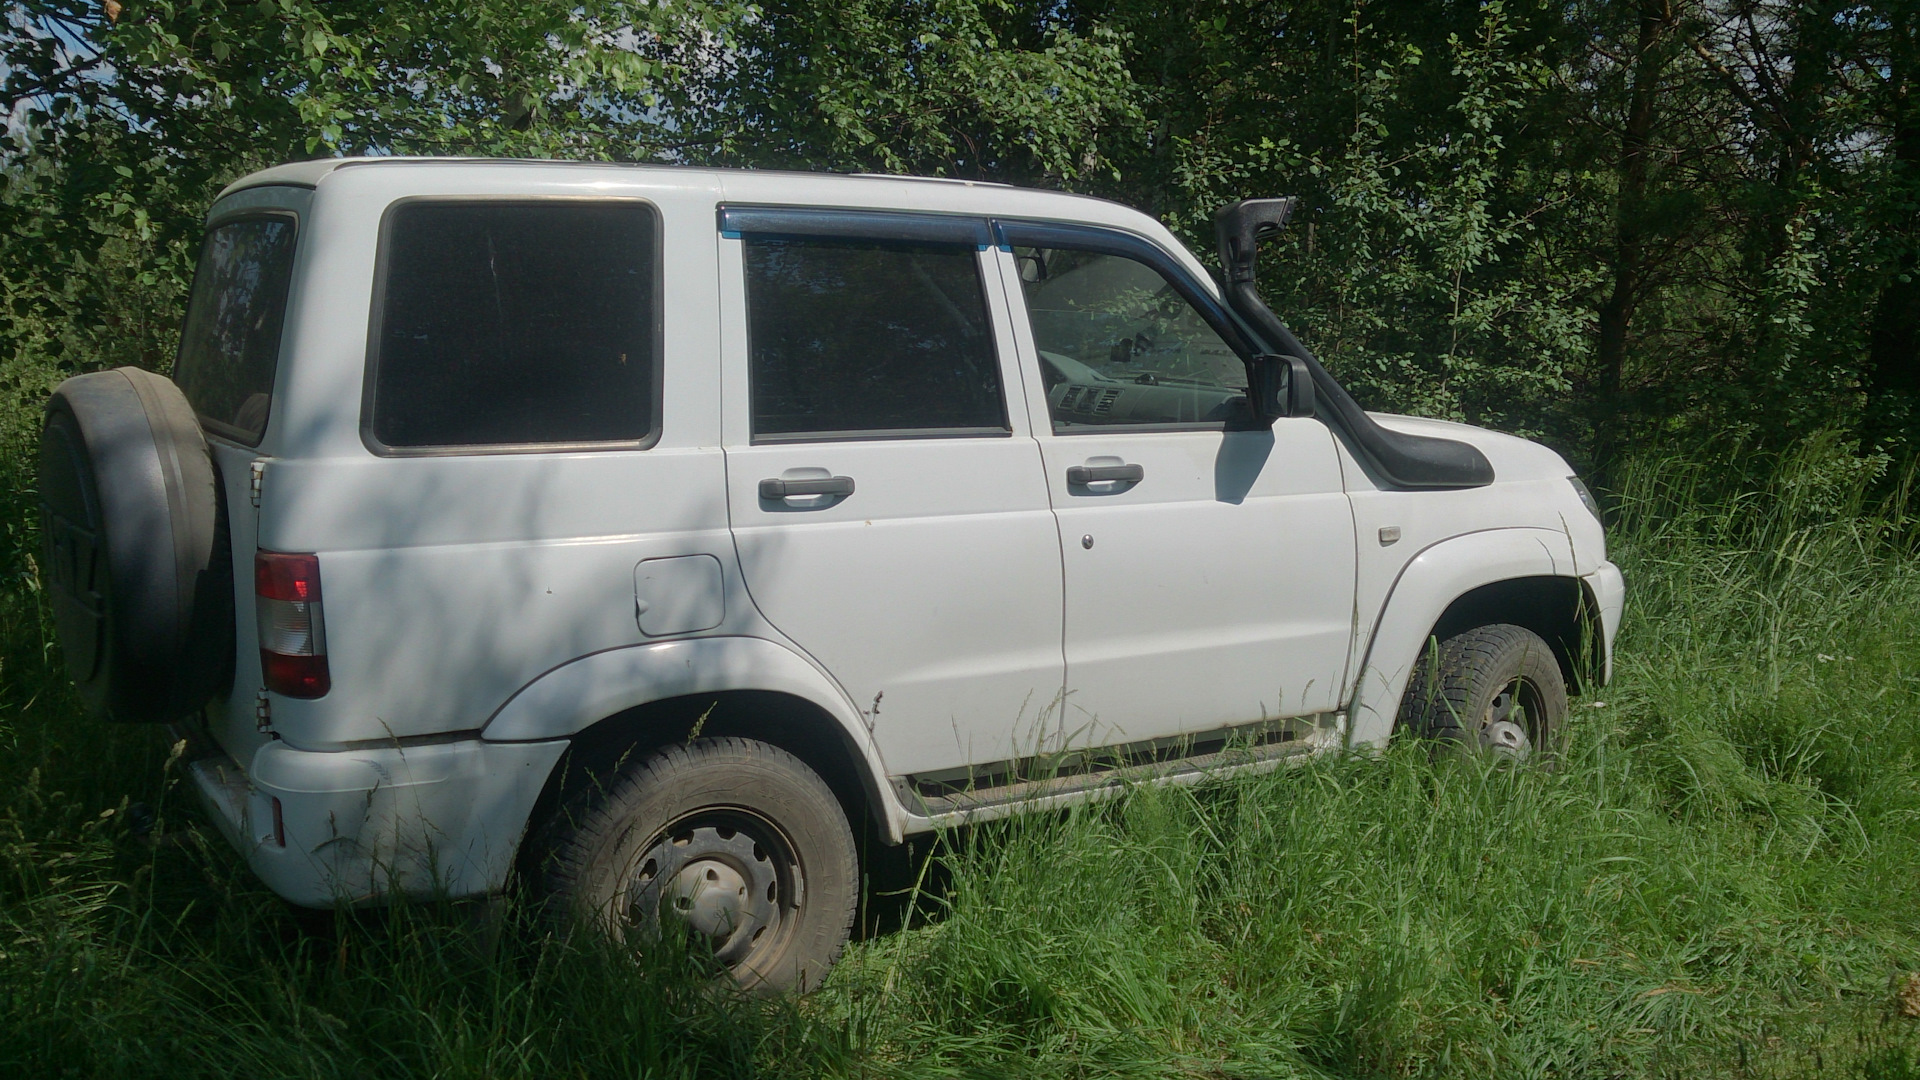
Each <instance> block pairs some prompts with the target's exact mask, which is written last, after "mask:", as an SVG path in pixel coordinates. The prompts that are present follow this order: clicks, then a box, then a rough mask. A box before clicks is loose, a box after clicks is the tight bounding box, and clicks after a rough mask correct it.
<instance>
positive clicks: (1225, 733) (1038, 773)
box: [890, 713, 1347, 832]
mask: <svg viewBox="0 0 1920 1080" xmlns="http://www.w3.org/2000/svg"><path fill="white" fill-rule="evenodd" d="M1346 720H1347V718H1346V714H1344V713H1316V714H1314V715H1311V716H1298V717H1291V718H1289V719H1286V720H1262V721H1259V722H1257V723H1252V724H1241V725H1236V726H1234V727H1227V728H1220V729H1218V730H1216V731H1209V732H1197V733H1194V734H1190V735H1179V736H1174V737H1171V738H1165V739H1150V740H1145V741H1141V742H1134V743H1123V744H1120V745H1116V746H1101V747H1084V748H1079V749H1072V750H1063V751H1059V752H1056V753H1052V754H1039V755H1035V756H1033V757H1026V758H1018V759H1012V760H1007V761H996V762H991V763H989V764H984V765H975V766H972V767H970V768H961V769H947V770H942V771H940V772H932V773H918V774H914V775H911V776H895V777H891V778H890V779H891V781H892V783H893V790H894V793H895V794H896V795H897V796H899V798H900V804H901V805H902V806H905V807H906V808H907V812H908V813H909V814H912V815H914V816H915V817H917V818H921V819H924V822H920V821H916V822H914V823H913V825H912V826H909V829H908V831H909V832H913V831H921V830H924V829H928V828H937V827H940V826H943V825H953V824H963V823H966V822H970V821H984V820H989V819H992V818H998V817H1005V816H1006V815H1008V814H1010V813H1014V812H1017V811H1021V810H1038V809H1044V808H1046V807H1050V806H1063V805H1068V804H1070V803H1075V802H1088V801H1092V800H1095V799H1102V798H1110V797H1112V796H1114V795H1118V794H1119V793H1120V792H1122V791H1124V790H1125V789H1126V788H1127V787H1129V786H1131V785H1134V784H1141V783H1147V784H1190V783H1198V782H1200V781H1201V780H1204V779H1207V778H1209V777H1218V776H1227V775H1238V774H1240V773H1245V772H1261V771H1268V770H1271V769H1274V768H1278V767H1279V766H1281V765H1283V764H1286V763H1287V762H1288V761H1291V760H1296V759H1300V758H1303V757H1305V756H1306V755H1309V754H1312V753H1315V752H1318V751H1322V750H1327V749H1331V748H1334V747H1337V746H1340V745H1341V744H1342V742H1343V740H1344V737H1345V732H1346ZM915 826H918V828H915Z"/></svg>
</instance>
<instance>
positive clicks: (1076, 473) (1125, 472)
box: [1067, 465, 1147, 487]
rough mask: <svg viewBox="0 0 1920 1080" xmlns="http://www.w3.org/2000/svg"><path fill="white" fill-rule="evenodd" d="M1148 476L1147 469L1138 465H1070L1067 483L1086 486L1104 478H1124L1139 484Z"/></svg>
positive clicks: (1128, 481)
mask: <svg viewBox="0 0 1920 1080" xmlns="http://www.w3.org/2000/svg"><path fill="white" fill-rule="evenodd" d="M1146 478H1147V470H1145V469H1143V468H1141V467H1140V466H1138V465H1069V466H1068V467H1067V483H1069V484H1078V485H1081V486H1083V487H1084V486H1085V485H1087V484H1097V483H1099V482H1101V481H1102V480H1123V481H1126V482H1127V483H1129V484H1137V483H1139V482H1140V481H1142V480H1145V479H1146Z"/></svg>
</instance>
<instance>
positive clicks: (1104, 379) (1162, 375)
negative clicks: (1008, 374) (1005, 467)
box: [1013, 246, 1247, 433]
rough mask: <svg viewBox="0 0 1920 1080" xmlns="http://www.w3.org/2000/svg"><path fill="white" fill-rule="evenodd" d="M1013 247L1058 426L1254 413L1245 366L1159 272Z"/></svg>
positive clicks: (1111, 259) (1125, 262) (1217, 419)
mask: <svg viewBox="0 0 1920 1080" xmlns="http://www.w3.org/2000/svg"><path fill="white" fill-rule="evenodd" d="M1013 255H1014V259H1015V262H1016V263H1017V264H1018V266H1019V268H1020V281H1021V286H1022V289H1023V291H1024V292H1025V293H1026V299H1027V316H1028V318H1029V319H1031V320H1032V323H1033V341H1034V346H1035V347H1036V348H1037V349H1038V350H1039V353H1040V367H1041V376H1042V380H1043V382H1044V384H1045V386H1046V390H1047V406H1048V410H1049V411H1050V412H1051V414H1052V416H1053V429H1054V430H1055V431H1056V432H1063V433H1064V432H1071V431H1075V430H1085V429H1088V428H1093V427H1104V426H1113V425H1127V426H1138V425H1168V424H1173V425H1202V424H1214V423H1221V422H1224V421H1227V420H1230V419H1233V418H1235V417H1237V416H1239V415H1241V414H1242V413H1244V412H1245V410H1246V388H1247V369H1246V365H1245V364H1244V363H1243V362H1242V361H1241V359H1240V356H1239V354H1237V353H1235V352H1234V351H1233V348H1232V347H1231V346H1229V345H1228V344H1227V343H1226V342H1225V341H1223V340H1222V339H1221V337H1220V335H1219V334H1218V333H1216V332H1215V331H1214V329H1213V327H1212V326H1211V325H1209V324H1208V322H1207V320H1206V319H1205V318H1204V317H1203V316H1202V315H1201V314H1200V313H1199V312H1198V311H1195V310H1194V308H1193V305H1192V304H1189V303H1188V302H1187V300H1186V298H1185V297H1182V296H1181V295H1180V294H1179V292H1178V291H1177V290H1175V288H1174V286H1173V284H1172V282H1169V281H1168V280H1167V279H1166V278H1164V277H1162V276H1161V275H1160V272H1159V271H1157V270H1155V269H1153V268H1152V267H1150V266H1148V265H1146V264H1145V263H1142V262H1139V261H1137V260H1135V259H1131V258H1127V257H1125V256H1122V255H1111V254H1105V253H1101V252H1094V251H1079V250H1074V249H1071V248H1041V247H1021V246H1016V247H1015V248H1014V249H1013Z"/></svg>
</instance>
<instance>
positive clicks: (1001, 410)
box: [720, 207, 1062, 775]
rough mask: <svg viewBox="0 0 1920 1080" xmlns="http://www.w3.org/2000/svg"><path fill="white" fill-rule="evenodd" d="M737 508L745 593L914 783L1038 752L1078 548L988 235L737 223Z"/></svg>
mask: <svg viewBox="0 0 1920 1080" xmlns="http://www.w3.org/2000/svg"><path fill="white" fill-rule="evenodd" d="M721 227H722V230H723V232H722V237H721V240H720V246H721V256H720V266H721V282H722V294H723V304H724V305H725V309H726V310H725V315H724V319H723V323H722V326H723V334H724V337H725V344H724V353H725V363H726V365H727V368H726V380H727V381H726V384H725V391H724V400H725V406H724V407H725V411H726V417H727V419H726V432H727V434H726V442H727V445H726V454H727V475H728V479H727V488H728V506H729V509H730V511H731V514H732V521H733V531H734V537H735V543H736V546H737V549H738V553H739V558H740V565H741V569H742V573H743V576H744V578H745V581H746V585H747V589H748V591H749V593H750V594H751V595H752V597H753V600H754V602H755V603H756V604H757V605H758V606H759V609H760V611H761V612H762V613H763V614H764V615H765V616H766V618H767V619H768V621H769V622H771V623H772V624H773V625H774V626H775V627H777V628H778V629H779V630H780V631H781V632H782V633H784V634H785V635H787V637H788V638H790V639H791V640H792V641H793V642H794V643H795V644H796V645H798V646H799V647H800V648H801V649H803V650H805V651H806V652H807V653H809V654H811V655H812V656H813V657H814V659H816V660H817V661H818V662H819V663H820V665H821V666H822V667H824V668H825V669H826V670H827V671H828V672H830V673H831V674H832V676H833V677H834V678H835V679H837V680H838V681H839V683H840V685H841V686H842V687H843V688H844V689H845V691H846V692H847V694H848V696H849V697H850V698H851V699H852V701H853V702H854V703H855V704H856V705H857V706H858V707H859V708H860V709H861V710H862V711H863V712H864V713H865V714H866V718H867V723H868V725H869V726H870V728H871V729H872V731H873V735H874V739H875V742H876V744H877V745H878V747H879V748H880V751H881V753H882V755H883V756H884V758H885V761H886V764H887V768H888V771H889V772H890V773H893V774H894V775H907V774H921V773H925V772H929V771H933V770H939V769H946V768H951V767H953V766H956V765H960V764H973V763H981V762H989V761H998V760H1004V759H1006V758H1008V757H1020V756H1026V755H1028V754H1031V753H1034V752H1036V748H1037V747H1038V746H1040V745H1041V743H1042V740H1044V738H1045V731H1046V730H1047V723H1048V717H1049V715H1050V713H1049V710H1050V707H1051V706H1052V704H1053V703H1054V701H1055V699H1056V698H1057V697H1058V696H1059V693H1060V687H1061V677H1062V661H1061V651H1060V633H1061V591H1060V551H1059V539H1058V534H1057V532H1056V529H1055V525H1054V520H1053V515H1052V513H1051V510H1050V506H1049V502H1048V494H1047V487H1046V482H1045V479H1044V477H1043V475H1042V472H1041V462H1040V453H1039V448H1038V447H1037V446H1036V445H1035V443H1034V440H1033V438H1032V434H1031V432H1030V430H1029V428H1028V423H1027V418H1026V409H1025V406H1024V403H1023V401H1022V399H1021V396H1020V392H1019V391H1020V387H1021V383H1020V375H1019V369H1018V366H1017V363H1016V361H1015V354H1014V351H1013V348H1012V345H1011V342H1010V341H1009V340H1007V339H1006V338H1005V337H1004V329H1005V328H1004V327H998V328H996V323H995V320H994V319H993V318H992V317H991V315H990V304H991V303H992V302H993V301H992V294H990V291H989V289H988V286H987V282H988V280H989V279H988V278H987V277H986V275H987V274H988V273H992V274H994V275H995V276H996V277H997V273H998V271H997V268H996V267H995V264H994V263H993V261H992V259H993V253H992V252H991V251H989V250H988V245H987V243H986V237H987V230H986V225H985V223H984V222H983V221H979V220H974V219H966V218H950V217H934V216H916V215H905V214H875V213H864V212H853V211H799V210H782V209H778V208H759V207H729V208H727V209H725V210H724V211H723V213H722V221H721Z"/></svg>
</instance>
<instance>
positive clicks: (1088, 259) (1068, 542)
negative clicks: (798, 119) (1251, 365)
mask: <svg viewBox="0 0 1920 1080" xmlns="http://www.w3.org/2000/svg"><path fill="white" fill-rule="evenodd" d="M998 228H1000V230H1001V234H1002V239H1003V242H1004V243H1005V245H1006V247H1007V248H1008V249H1009V250H1008V253H1007V254H1005V255H1003V257H1002V272H1003V276H1004V277H1006V278H1007V279H1008V287H1007V292H1008V294H1009V298H1010V300H1011V302H1012V304H1013V305H1014V307H1015V309H1016V318H1015V320H1014V321H1015V323H1016V329H1015V336H1016V339H1017V340H1018V343H1019V347H1020V348H1021V351H1022V354H1023V356H1024V357H1026V360H1025V363H1026V366H1027V371H1028V372H1029V378H1028V382H1029V386H1030V387H1032V388H1033V389H1032V390H1031V391H1030V392H1031V393H1033V394H1034V395H1035V396H1034V398H1033V399H1032V400H1031V402H1030V407H1031V409H1032V410H1033V412H1034V414H1035V417H1036V420H1035V427H1036V428H1037V429H1038V432H1037V438H1038V441H1039V443H1040V449H1041V455H1042V458H1043V460H1044V462H1045V467H1046V477H1047V485H1048V490H1049V493H1050V497H1051V499H1052V503H1053V508H1054V513H1055V515H1056V517H1057V518H1058V520H1059V523H1060V531H1061V536H1062V547H1063V550H1062V562H1063V567H1064V576H1065V582H1066V623H1065V628H1064V630H1065V639H1064V640H1065V646H1064V647H1065V652H1066V663H1067V698H1066V709H1065V710H1064V714H1063V720H1062V722H1063V723H1064V724H1066V725H1068V726H1069V727H1070V728H1072V729H1074V730H1075V731H1076V732H1077V734H1076V735H1075V737H1074V741H1075V742H1076V743H1086V744H1092V745H1108V744H1114V743H1123V742H1133V741H1139V740H1146V739H1155V738H1164V737H1168V736H1174V735H1181V736H1197V735H1200V734H1202V733H1208V732H1217V731H1219V730H1220V729H1223V728H1229V727H1234V726H1238V725H1242V724H1247V723H1250V722H1259V721H1263V720H1271V719H1274V718H1278V717H1298V716H1307V715H1310V714H1315V713H1325V712H1331V711H1333V710H1335V709H1337V708H1338V706H1339V695H1340V687H1341V685H1342V682H1343V677H1344V674H1345V665H1346V662H1347V654H1348V643H1349V640H1350V638H1351V635H1352V620H1353V589H1354V547H1353V543H1354V541H1353V535H1354V534H1353V517H1352V512H1351V509H1350V507H1349V504H1348V501H1347V497H1346V495H1345V493H1344V490H1343V485H1342V480H1341V472H1340V464H1339V459H1338V456H1337V454H1336V452H1335V446H1334V442H1333V436H1332V433H1331V432H1330V431H1329V430H1328V429H1327V427H1326V426H1325V425H1324V424H1321V423H1319V422H1318V421H1316V420H1313V419H1311V418H1304V417H1302V418H1288V419H1282V420H1280V421H1279V422H1277V423H1275V424H1274V425H1273V427H1272V429H1271V430H1270V431H1269V430H1265V429H1261V428H1259V427H1257V426H1256V425H1253V424H1251V423H1248V422H1247V420H1246V416H1247V408H1246V402H1245V388H1246V385H1247V377H1246V368H1245V365H1244V359H1243V355H1242V352H1241V351H1236V348H1235V346H1234V345H1231V344H1229V341H1230V340H1235V339H1238V338H1239V334H1238V332H1237V331H1236V330H1235V329H1234V328H1233V326H1232V324H1231V323H1230V321H1229V320H1228V318H1227V316H1226V315H1225V313H1224V312H1223V311H1222V310H1221V309H1220V308H1219V307H1218V305H1217V302H1215V301H1214V300H1213V298H1212V296H1211V295H1210V294H1209V293H1208V292H1207V291H1206V290H1205V289H1203V288H1202V287H1201V286H1200V285H1199V283H1198V282H1196V281H1195V280H1194V279H1193V278H1192V277H1191V276H1190V275H1189V274H1188V272H1187V271H1186V270H1185V269H1184V268H1183V267H1182V266H1181V265H1180V264H1179V263H1178V262H1177V261H1176V260H1174V259H1173V258H1171V257H1170V256H1168V255H1167V253H1166V252H1164V251H1163V250H1161V249H1159V248H1157V247H1156V246H1154V245H1153V244H1151V243H1150V242H1148V241H1146V240H1144V239H1142V238H1139V237H1135V236H1132V235H1129V234H1124V233H1120V232H1116V231H1112V230H1105V229H1095V228H1085V227H1067V226H1050V225H1038V224H1032V223H1027V224H1016V223H1012V222H1008V223H1004V224H1002V225H1001V226H998ZM1243 348H1244V347H1243ZM1041 416H1045V417H1047V420H1045V421H1042V420H1040V419H1039V418H1040V417H1041Z"/></svg>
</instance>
